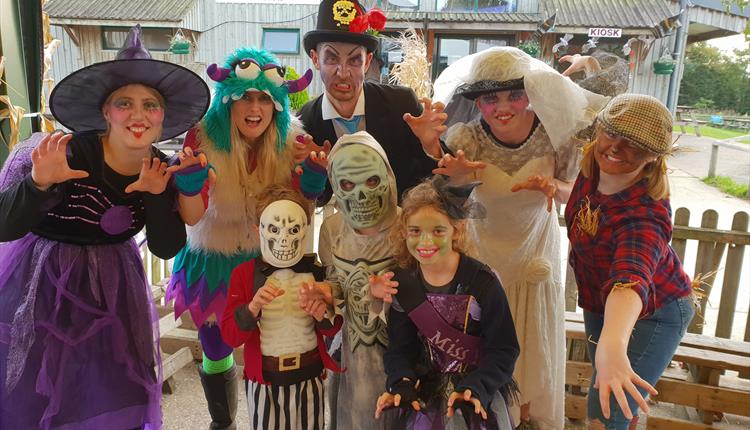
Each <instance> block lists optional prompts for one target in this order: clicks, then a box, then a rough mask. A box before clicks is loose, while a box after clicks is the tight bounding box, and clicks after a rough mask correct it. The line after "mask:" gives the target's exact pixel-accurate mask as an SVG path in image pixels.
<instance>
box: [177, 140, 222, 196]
mask: <svg viewBox="0 0 750 430" xmlns="http://www.w3.org/2000/svg"><path fill="white" fill-rule="evenodd" d="M177 158H179V160H180V164H179V165H178V166H177V167H178V168H177V169H175V170H172V172H178V171H180V170H184V169H187V168H188V167H190V166H195V165H196V164H200V165H201V167H206V166H208V158H206V154H205V153H204V152H202V151H193V148H191V147H189V146H186V147H185V148H183V149H182V151H180V152H178V153H177ZM215 183H216V172H214V169H213V168H211V167H209V169H208V186H209V187H213V186H214V184H215Z"/></svg>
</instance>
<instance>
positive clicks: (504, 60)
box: [433, 47, 609, 150]
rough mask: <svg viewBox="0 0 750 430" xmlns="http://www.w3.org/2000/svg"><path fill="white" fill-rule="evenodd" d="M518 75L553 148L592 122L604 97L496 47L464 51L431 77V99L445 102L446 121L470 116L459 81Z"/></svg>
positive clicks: (523, 56)
mask: <svg viewBox="0 0 750 430" xmlns="http://www.w3.org/2000/svg"><path fill="white" fill-rule="evenodd" d="M519 78H523V80H524V88H525V90H526V94H527V96H528V97H529V103H530V108H531V109H533V110H534V112H535V113H536V115H537V117H538V118H539V121H541V123H542V125H544V129H545V130H546V131H547V134H548V135H549V138H550V141H551V143H552V146H553V147H554V148H555V150H557V149H558V148H560V146H561V145H564V144H566V143H567V142H569V141H570V139H571V138H572V137H573V136H574V135H575V134H576V133H577V132H578V131H580V130H582V129H584V128H586V127H588V126H589V125H591V123H592V122H593V121H594V118H595V117H596V114H597V113H598V112H599V110H601V109H602V108H603V107H604V105H605V104H606V103H607V101H608V100H609V98H608V97H605V96H601V95H598V94H595V93H592V92H590V91H588V90H585V89H583V88H581V87H579V86H578V85H577V84H576V83H574V82H573V81H571V80H570V78H567V77H564V76H562V75H561V74H560V73H558V72H557V71H556V70H555V69H553V68H552V67H550V66H548V65H547V64H545V63H544V62H542V61H540V60H537V59H535V58H532V57H530V56H529V55H528V54H526V53H525V52H523V51H521V50H520V49H517V48H512V47H495V48H490V49H487V50H485V51H482V52H478V53H476V54H472V55H468V56H466V57H463V58H461V59H459V60H458V61H456V62H455V63H453V64H451V65H450V66H448V68H447V69H445V70H444V71H443V72H442V73H441V74H440V76H438V78H437V80H436V81H435V85H434V89H435V93H434V95H433V102H437V101H440V102H443V103H444V104H446V105H447V107H446V112H447V113H448V119H449V123H448V124H447V125H449V126H450V125H451V124H454V123H456V122H466V121H468V120H470V119H472V118H475V117H476V115H477V113H478V110H477V109H476V108H475V107H474V103H473V101H471V100H468V99H466V98H465V97H463V96H460V95H455V92H456V89H457V88H458V87H459V86H461V85H463V84H472V83H474V82H477V81H482V80H493V81H500V82H504V81H509V80H512V79H519Z"/></svg>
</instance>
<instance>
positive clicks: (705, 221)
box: [688, 209, 726, 334]
mask: <svg viewBox="0 0 750 430" xmlns="http://www.w3.org/2000/svg"><path fill="white" fill-rule="evenodd" d="M718 221H719V214H718V213H717V212H716V211H715V210H713V209H709V210H707V211H705V212H703V217H702V219H701V228H710V229H715V228H716V224H717V223H718ZM724 248H726V244H725V243H721V244H720V243H717V242H713V241H705V240H701V241H699V242H698V254H697V256H696V258H695V272H694V276H698V274H701V275H703V276H706V275H707V274H709V273H712V272H713V273H712V274H711V275H710V276H706V277H705V278H704V279H703V282H702V284H701V288H702V289H703V293H704V294H705V297H703V298H702V299H701V300H700V308H699V309H698V313H699V315H698V316H697V318H693V321H692V322H691V323H690V327H688V331H689V332H690V333H699V334H701V333H703V318H704V317H705V315H706V304H707V302H708V296H709V295H710V294H711V287H712V286H713V282H714V279H715V278H716V273H715V271H716V270H717V269H718V267H719V263H720V262H721V254H723V253H724ZM717 257H718V258H717Z"/></svg>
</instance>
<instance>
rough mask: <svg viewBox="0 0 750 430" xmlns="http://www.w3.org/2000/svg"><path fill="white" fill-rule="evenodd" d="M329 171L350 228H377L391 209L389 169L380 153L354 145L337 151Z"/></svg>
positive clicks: (337, 198) (335, 193) (335, 192)
mask: <svg viewBox="0 0 750 430" xmlns="http://www.w3.org/2000/svg"><path fill="white" fill-rule="evenodd" d="M331 169H332V170H331V177H332V179H333V181H332V183H331V187H332V188H333V193H334V195H335V196H336V202H337V203H338V206H339V210H340V211H341V212H343V213H344V216H345V217H346V220H347V222H348V223H349V225H351V226H352V227H354V228H356V229H363V228H369V227H374V226H376V225H378V224H379V223H380V221H381V220H382V218H383V216H384V215H385V214H386V213H387V212H388V209H389V206H390V195H389V191H390V183H389V181H388V168H387V167H386V165H385V161H384V160H383V158H382V157H381V156H380V154H378V152H377V151H376V150H375V149H373V148H371V147H369V146H367V145H362V144H356V143H353V144H350V145H347V146H345V147H343V148H341V149H340V150H338V151H337V152H336V154H335V157H334V159H333V160H332V163H331Z"/></svg>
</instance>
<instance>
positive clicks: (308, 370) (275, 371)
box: [262, 348, 323, 385]
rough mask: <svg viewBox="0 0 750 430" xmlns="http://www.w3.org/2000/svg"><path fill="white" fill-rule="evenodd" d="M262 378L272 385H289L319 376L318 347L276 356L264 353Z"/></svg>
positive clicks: (321, 364) (321, 371) (320, 361)
mask: <svg viewBox="0 0 750 430" xmlns="http://www.w3.org/2000/svg"><path fill="white" fill-rule="evenodd" d="M262 363H263V379H264V380H266V382H268V383H270V384H273V385H291V384H296V383H299V382H302V381H306V380H308V379H312V378H315V377H317V376H320V375H321V374H322V373H323V360H322V359H321V358H320V352H319V351H318V349H317V348H316V349H313V350H310V351H307V352H304V353H292V354H284V355H281V356H278V357H274V356H269V355H264V356H263V357H262Z"/></svg>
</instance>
